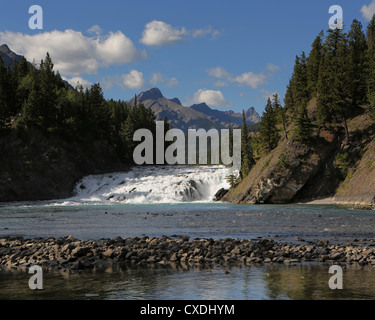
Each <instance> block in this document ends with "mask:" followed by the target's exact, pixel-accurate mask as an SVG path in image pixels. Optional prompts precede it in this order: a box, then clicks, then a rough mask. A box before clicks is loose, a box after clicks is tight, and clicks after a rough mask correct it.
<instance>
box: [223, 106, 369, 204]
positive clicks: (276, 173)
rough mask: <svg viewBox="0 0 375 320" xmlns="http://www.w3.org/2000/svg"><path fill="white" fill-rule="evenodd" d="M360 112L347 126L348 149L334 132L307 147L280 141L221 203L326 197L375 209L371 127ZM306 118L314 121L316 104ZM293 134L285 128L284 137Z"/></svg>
mask: <svg viewBox="0 0 375 320" xmlns="http://www.w3.org/2000/svg"><path fill="white" fill-rule="evenodd" d="M365 111H366V110H365V109H361V108H360V109H359V110H358V111H357V112H358V113H359V114H358V115H357V116H355V117H353V118H352V119H350V121H348V127H349V133H350V144H348V145H345V144H343V143H342V142H343V139H344V134H343V132H342V130H339V128H337V130H336V131H335V130H333V132H332V131H329V130H324V131H320V133H319V135H316V136H315V138H314V140H312V141H310V143H308V144H302V143H299V142H296V141H292V140H291V139H285V138H282V139H281V140H280V141H279V143H278V145H277V147H276V148H275V149H273V150H272V151H271V152H269V153H267V154H265V155H263V156H262V157H261V158H260V159H259V160H258V161H257V163H256V164H255V166H254V167H253V168H252V169H251V171H250V173H249V175H248V176H246V177H245V178H244V179H243V180H242V181H239V183H238V185H237V186H236V187H235V188H231V189H230V190H229V192H228V193H227V194H226V195H225V196H224V197H223V198H222V199H221V200H222V201H227V202H232V203H248V204H261V203H273V204H280V203H293V202H308V201H311V200H314V199H321V198H328V197H330V198H331V202H336V203H340V204H350V205H356V206H361V207H366V206H367V207H371V206H374V204H375V202H374V198H375V170H373V169H374V168H375V141H374V137H375V128H374V124H373V123H374V122H373V121H372V120H371V119H370V117H369V116H368V115H367V113H366V112H365ZM308 113H309V115H310V116H311V117H312V118H313V117H314V114H315V113H316V99H312V101H310V104H309V110H308ZM293 130H294V126H293V125H290V126H288V132H289V133H291V132H292V131H293ZM316 133H317V132H316ZM343 159H344V160H343Z"/></svg>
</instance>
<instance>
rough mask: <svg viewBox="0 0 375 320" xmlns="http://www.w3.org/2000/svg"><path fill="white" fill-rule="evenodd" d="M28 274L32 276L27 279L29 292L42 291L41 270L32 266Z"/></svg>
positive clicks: (36, 266)
mask: <svg viewBox="0 0 375 320" xmlns="http://www.w3.org/2000/svg"><path fill="white" fill-rule="evenodd" d="M29 273H30V274H33V276H31V277H30V279H29V288H30V289H31V290H35V289H38V290H42V289H43V269H42V267H40V266H38V265H33V266H31V267H30V269H29Z"/></svg>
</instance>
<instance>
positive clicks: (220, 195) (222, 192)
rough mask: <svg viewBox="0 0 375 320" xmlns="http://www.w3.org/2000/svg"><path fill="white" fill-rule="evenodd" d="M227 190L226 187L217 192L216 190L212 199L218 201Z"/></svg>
mask: <svg viewBox="0 0 375 320" xmlns="http://www.w3.org/2000/svg"><path fill="white" fill-rule="evenodd" d="M228 191H229V190H228V189H224V188H221V189H220V190H219V191H218V192H216V194H215V197H214V199H213V200H214V201H220V200H221V199H222V198H223V197H224V196H225V195H226V194H227V193H228Z"/></svg>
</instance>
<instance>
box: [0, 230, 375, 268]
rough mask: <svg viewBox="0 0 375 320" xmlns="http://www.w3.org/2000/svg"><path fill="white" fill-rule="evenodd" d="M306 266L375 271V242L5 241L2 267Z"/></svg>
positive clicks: (2, 242)
mask: <svg viewBox="0 0 375 320" xmlns="http://www.w3.org/2000/svg"><path fill="white" fill-rule="evenodd" d="M303 262H325V263H343V264H345V263H358V264H360V265H372V266H374V267H375V242H374V240H372V239H371V240H367V239H365V241H363V240H356V241H355V243H354V242H353V243H347V244H331V243H329V241H328V240H319V241H316V242H306V241H304V240H303V239H300V238H298V239H297V242H296V243H287V242H276V241H274V240H272V239H258V240H235V239H223V240H214V239H198V238H197V239H193V240H190V239H189V238H188V237H186V236H175V237H174V238H172V237H166V236H163V237H160V238H155V237H143V238H138V237H135V238H125V239H124V238H121V237H116V238H113V239H100V240H95V241H93V240H88V241H81V240H78V239H75V238H74V237H73V236H68V237H64V238H57V239H55V238H48V239H23V238H22V237H5V238H0V269H4V270H9V269H17V268H28V267H30V266H31V265H39V266H41V267H42V268H43V269H47V270H83V269H94V268H96V269H99V268H102V267H107V266H109V265H112V266H113V265H118V266H120V267H121V266H127V265H131V266H142V265H145V266H146V265H155V264H158V265H168V264H188V265H212V266H214V265H228V264H236V263H240V264H244V265H252V264H257V263H284V264H294V263H303Z"/></svg>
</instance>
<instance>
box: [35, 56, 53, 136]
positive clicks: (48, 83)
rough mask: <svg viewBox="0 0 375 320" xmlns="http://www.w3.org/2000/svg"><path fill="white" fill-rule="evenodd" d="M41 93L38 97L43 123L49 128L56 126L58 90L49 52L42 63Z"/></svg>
mask: <svg viewBox="0 0 375 320" xmlns="http://www.w3.org/2000/svg"><path fill="white" fill-rule="evenodd" d="M39 83H40V93H39V98H38V102H37V103H38V105H39V116H40V119H41V123H40V124H41V125H42V126H44V127H45V128H46V129H47V128H51V127H52V128H53V127H55V126H56V120H57V108H56V100H57V92H56V77H55V73H54V71H53V63H52V59H51V57H50V55H49V53H48V52H47V55H46V58H45V59H44V60H42V61H41V64H40V79H39Z"/></svg>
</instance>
